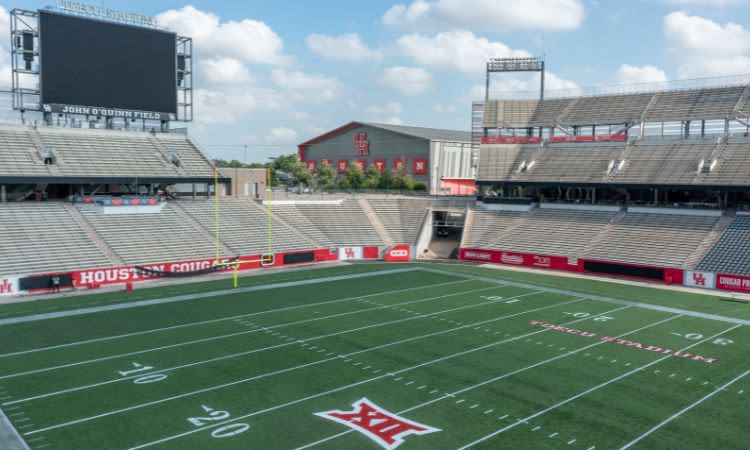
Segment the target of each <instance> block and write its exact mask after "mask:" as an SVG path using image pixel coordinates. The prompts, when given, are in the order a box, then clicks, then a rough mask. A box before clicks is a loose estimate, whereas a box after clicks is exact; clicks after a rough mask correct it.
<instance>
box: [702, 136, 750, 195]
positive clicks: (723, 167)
mask: <svg viewBox="0 0 750 450" xmlns="http://www.w3.org/2000/svg"><path fill="white" fill-rule="evenodd" d="M717 160H718V165H717V167H716V168H715V169H714V170H713V171H712V172H711V173H710V174H708V175H706V176H705V178H704V183H711V184H727V185H748V184H750V142H745V143H731V142H730V143H728V144H724V145H722V148H721V149H720V151H719V152H718V154H717Z"/></svg>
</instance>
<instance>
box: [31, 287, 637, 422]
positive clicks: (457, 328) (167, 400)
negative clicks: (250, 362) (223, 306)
mask: <svg viewBox="0 0 750 450" xmlns="http://www.w3.org/2000/svg"><path fill="white" fill-rule="evenodd" d="M579 301H581V300H580V299H574V300H570V301H567V302H562V303H557V304H554V305H547V306H543V307H539V308H534V309H531V310H527V311H521V312H517V313H514V314H510V315H507V316H501V317H497V318H495V319H492V321H497V320H503V319H508V318H512V317H517V316H520V315H523V314H529V313H531V312H536V311H539V310H543V309H549V308H554V307H558V306H563V305H567V304H571V303H576V302H579ZM619 309H623V308H619ZM592 317H594V316H592ZM581 320H583V319H581ZM484 322H487V321H483V322H477V324H479V323H484ZM477 324H468V325H462V326H460V327H455V328H451V329H447V330H443V331H437V332H434V333H429V334H425V335H421V336H413V337H410V338H406V339H402V340H399V341H395V342H389V343H387V344H382V345H378V346H375V347H370V348H366V349H363V350H358V351H356V352H351V353H346V354H340V355H337V356H332V357H330V358H325V359H321V360H318V361H312V362H309V363H306V364H301V365H298V366H295V367H288V368H286V369H280V370H277V371H274V372H269V373H265V374H261V375H256V376H253V377H249V378H245V379H242V380H237V381H233V382H230V383H225V384H221V385H217V386H212V387H208V388H204V389H200V390H197V391H192V392H186V393H184V394H179V395H175V396H173V397H168V398H163V399H160V400H154V401H151V402H146V403H142V404H139V405H133V406H129V407H127V408H122V409H119V410H115V411H110V412H106V413H102V414H98V415H96V416H91V417H86V418H83V419H77V420H73V421H70V422H65V423H61V424H57V425H52V426H49V427H45V428H42V429H38V430H33V431H28V432H26V433H24V436H27V435H33V434H36V433H42V432H45V431H49V430H53V429H57V428H62V427H66V426H69V425H75V424H79V423H84V422H89V421H91V420H95V419H100V418H102V417H107V416H111V415H115V414H120V413H123V412H128V411H133V410H137V409H140V408H144V407H147V406H153V405H158V404H161V403H165V402H169V401H172V400H177V399H180V398H186V397H191V396H193V395H197V394H202V393H205V392H211V391H215V390H218V389H223V388H226V387H230V386H235V385H238V384H242V383H247V382H250V381H255V380H260V379H263V378H273V377H274V376H276V375H280V374H283V373H287V372H292V371H295V370H299V369H305V368H308V367H312V366H316V365H319V364H323V363H326V362H331V361H336V360H343V359H346V358H350V357H352V356H356V355H360V354H364V353H369V352H372V351H375V350H380V349H383V348H388V347H393V346H395V345H401V344H404V343H407V342H412V341H417V340H420V339H425V338H429V337H433V336H437V335H441V334H445V333H450V332H452V331H456V330H460V329H465V328H469V327H471V326H476V325H477ZM546 330H547V329H543V330H539V331H535V332H532V333H529V334H528V335H529V336H530V335H533V334H537V333H540V332H543V331H546ZM523 337H526V335H524V336H523ZM512 340H513V339H505V340H503V341H498V342H493V343H491V344H487V345H483V346H481V347H475V348H473V349H469V350H465V351H462V352H459V353H454V354H452V355H448V356H444V357H441V358H438V359H434V360H432V361H428V362H425V363H422V364H419V365H416V366H412V367H411V368H409V369H408V370H411V369H415V368H418V367H422V366H426V365H429V364H433V363H435V362H440V361H444V360H446V359H451V358H455V357H457V356H461V355H465V354H469V353H473V352H476V351H479V350H484V349H487V348H490V347H493V346H496V345H501V344H504V343H507V342H511V341H512ZM404 370H407V369H403V370H401V371H404ZM401 371H399V372H401ZM399 372H388V373H384V374H383V375H380V376H377V377H374V378H371V379H369V381H374V380H378V379H381V378H383V377H387V376H393V375H395V374H396V373H399ZM357 384H361V383H355V384H353V385H352V386H356V385H357ZM333 392H335V391H333Z"/></svg>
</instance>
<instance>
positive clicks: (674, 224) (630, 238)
mask: <svg viewBox="0 0 750 450" xmlns="http://www.w3.org/2000/svg"><path fill="white" fill-rule="evenodd" d="M717 220H718V218H717V217H705V216H683V215H672V214H643V213H628V214H627V215H626V216H625V217H624V218H623V219H622V220H621V221H620V222H619V223H617V224H615V225H614V226H613V227H611V228H610V229H609V230H608V231H607V233H606V234H605V235H604V236H600V237H599V238H598V239H597V241H596V243H595V245H593V246H592V247H591V248H589V249H587V250H586V251H585V252H584V256H585V257H587V258H589V259H594V260H602V261H613V262H623V263H630V264H641V265H651V266H657V267H682V266H683V265H684V264H685V262H686V261H687V260H688V258H689V257H690V256H691V254H692V253H693V252H694V251H695V250H696V249H697V248H698V246H699V245H700V244H701V243H702V242H703V240H704V239H705V238H706V236H707V235H708V233H709V232H710V231H711V229H712V228H713V226H714V225H715V224H716V222H717Z"/></svg>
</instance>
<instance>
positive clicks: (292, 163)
mask: <svg viewBox="0 0 750 450" xmlns="http://www.w3.org/2000/svg"><path fill="white" fill-rule="evenodd" d="M299 162H300V160H299V156H298V155H297V154H296V153H291V154H289V155H281V156H277V157H276V158H274V160H273V168H274V169H276V170H279V171H281V172H286V173H294V169H295V168H296V167H297V164H298V163H299Z"/></svg>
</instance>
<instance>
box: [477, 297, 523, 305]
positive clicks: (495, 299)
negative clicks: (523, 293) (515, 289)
mask: <svg viewBox="0 0 750 450" xmlns="http://www.w3.org/2000/svg"><path fill="white" fill-rule="evenodd" d="M480 298H483V299H485V300H489V301H491V302H497V301H500V300H502V299H503V296H502V295H490V296H486V295H483V296H481V297H480ZM520 301H521V300H520V299H517V298H514V299H510V300H508V301H507V302H503V303H505V304H506V305H510V304H511V303H518V302H520Z"/></svg>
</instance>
